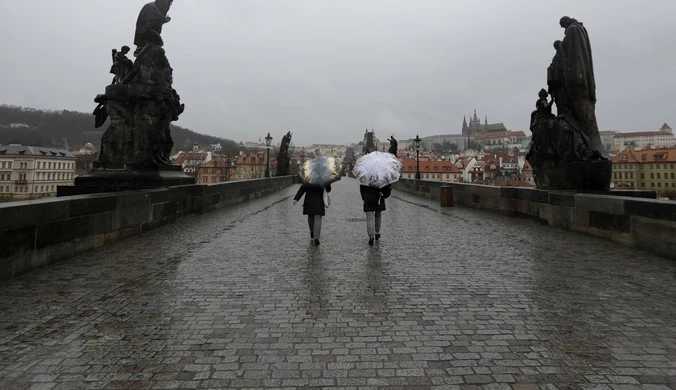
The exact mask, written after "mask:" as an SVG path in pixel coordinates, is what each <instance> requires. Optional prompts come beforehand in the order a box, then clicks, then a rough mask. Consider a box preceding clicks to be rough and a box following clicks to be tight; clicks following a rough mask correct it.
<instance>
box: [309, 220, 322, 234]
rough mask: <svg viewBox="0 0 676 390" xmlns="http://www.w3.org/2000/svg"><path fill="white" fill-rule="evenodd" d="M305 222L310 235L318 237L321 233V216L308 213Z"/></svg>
mask: <svg viewBox="0 0 676 390" xmlns="http://www.w3.org/2000/svg"><path fill="white" fill-rule="evenodd" d="M307 224H308V226H310V237H312V238H316V239H319V237H320V236H321V234H322V216H321V215H308V216H307Z"/></svg>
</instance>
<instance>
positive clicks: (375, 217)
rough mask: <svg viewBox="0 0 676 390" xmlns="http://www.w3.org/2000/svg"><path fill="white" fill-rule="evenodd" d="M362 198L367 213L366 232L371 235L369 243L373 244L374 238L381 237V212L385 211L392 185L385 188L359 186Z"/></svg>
mask: <svg viewBox="0 0 676 390" xmlns="http://www.w3.org/2000/svg"><path fill="white" fill-rule="evenodd" d="M359 191H360V192H361V198H362V200H363V201H364V212H365V213H366V232H367V233H368V235H369V245H373V239H374V238H375V239H376V240H379V239H380V223H381V214H382V212H383V211H385V199H387V198H389V197H390V194H391V193H392V186H390V185H387V186H385V187H383V188H377V187H370V186H364V185H362V186H359Z"/></svg>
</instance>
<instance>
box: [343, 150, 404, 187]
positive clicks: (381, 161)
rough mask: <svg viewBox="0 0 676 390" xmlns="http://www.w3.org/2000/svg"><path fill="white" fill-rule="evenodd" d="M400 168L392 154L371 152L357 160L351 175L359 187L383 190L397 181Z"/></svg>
mask: <svg viewBox="0 0 676 390" xmlns="http://www.w3.org/2000/svg"><path fill="white" fill-rule="evenodd" d="M401 167H402V164H401V161H399V159H398V158H397V157H396V156H395V155H393V154H392V153H382V152H371V153H369V154H366V155H364V156H361V157H360V158H359V160H357V163H356V164H355V166H354V169H353V170H352V173H353V174H354V177H355V178H356V179H357V181H359V184H361V185H365V186H371V187H378V188H383V187H385V186H387V185H389V184H392V183H394V182H396V181H398V180H399V176H400V172H401Z"/></svg>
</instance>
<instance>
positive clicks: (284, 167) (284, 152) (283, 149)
mask: <svg viewBox="0 0 676 390" xmlns="http://www.w3.org/2000/svg"><path fill="white" fill-rule="evenodd" d="M292 135H293V134H291V132H290V131H289V132H287V133H286V135H285V136H284V137H282V143H281V144H280V146H279V154H278V155H277V176H287V175H289V174H290V167H289V166H290V163H291V156H290V155H289V145H290V144H291V136H292Z"/></svg>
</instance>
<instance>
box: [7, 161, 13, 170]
mask: <svg viewBox="0 0 676 390" xmlns="http://www.w3.org/2000/svg"><path fill="white" fill-rule="evenodd" d="M7 168H9V169H12V162H11V161H10V162H8V163H7Z"/></svg>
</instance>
